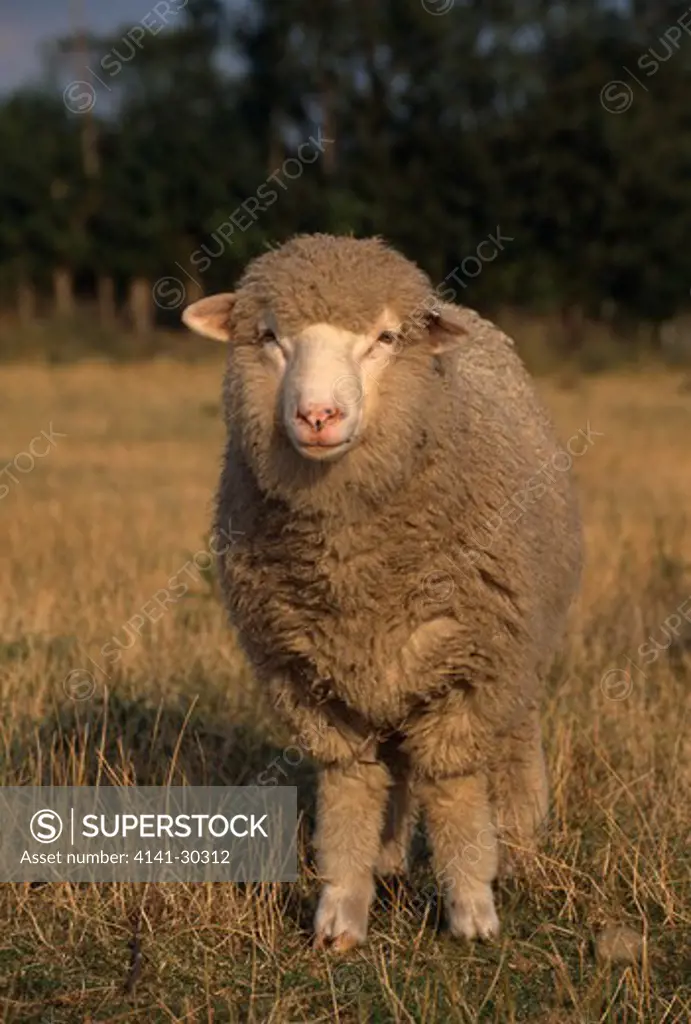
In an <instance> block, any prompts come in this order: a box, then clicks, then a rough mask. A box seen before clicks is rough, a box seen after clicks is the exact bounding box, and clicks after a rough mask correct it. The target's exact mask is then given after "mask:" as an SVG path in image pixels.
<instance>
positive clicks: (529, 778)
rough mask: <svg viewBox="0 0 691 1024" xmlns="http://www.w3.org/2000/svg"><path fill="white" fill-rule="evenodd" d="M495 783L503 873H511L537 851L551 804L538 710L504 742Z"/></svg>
mask: <svg viewBox="0 0 691 1024" xmlns="http://www.w3.org/2000/svg"><path fill="white" fill-rule="evenodd" d="M494 781H495V793H494V801H495V804H496V808H497V823H498V826H499V831H500V836H501V838H502V840H503V844H502V846H503V849H502V858H501V860H502V863H501V871H502V874H511V872H512V870H513V867H514V864H515V863H516V862H517V861H518V862H520V861H521V859H525V858H526V857H529V856H530V855H531V854H532V853H533V852H534V849H535V835H536V832H537V830H538V829H539V827H540V825H541V824H542V822H543V821H544V819H545V816H546V814H547V808H548V802H549V786H548V781H547V770H546V767H545V756H544V752H543V747H542V735H541V730H540V718H539V715H538V713H537V711H534V712H531V714H530V716H529V718H528V719H526V721H525V722H524V723H523V725H522V727H521V728H520V729H518V730H515V731H514V733H512V735H511V736H510V737H507V738H506V739H505V740H504V742H503V744H502V751H501V760H500V762H499V765H498V767H497V771H496V775H495V780H494Z"/></svg>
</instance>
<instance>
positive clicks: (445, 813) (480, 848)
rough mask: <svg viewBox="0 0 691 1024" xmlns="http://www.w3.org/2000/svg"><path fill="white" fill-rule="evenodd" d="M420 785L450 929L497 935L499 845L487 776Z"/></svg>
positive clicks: (475, 935)
mask: <svg viewBox="0 0 691 1024" xmlns="http://www.w3.org/2000/svg"><path fill="white" fill-rule="evenodd" d="M416 788H417V791H418V793H419V796H420V801H421V804H422V808H423V810H424V814H425V819H426V824H427V833H428V836H429V839H430V843H431V846H432V860H433V865H434V870H435V873H436V875H437V878H438V879H439V884H440V888H441V890H442V892H443V895H444V904H445V908H446V914H447V918H448V923H449V928H450V930H451V933H452V934H453V935H456V936H459V937H463V938H466V939H474V938H481V939H489V938H493V937H494V936H496V935H498V934H499V919H498V917H497V912H496V909H495V906H494V896H493V893H492V882H493V880H494V879H495V878H496V874H497V867H498V844H497V834H496V828H495V825H494V823H493V821H492V812H491V808H490V802H489V797H488V791H487V780H486V778H485V776H484V775H481V774H477V775H464V776H454V777H451V778H443V779H436V780H429V779H425V780H424V781H420V782H419V783H418V784H417V787H416Z"/></svg>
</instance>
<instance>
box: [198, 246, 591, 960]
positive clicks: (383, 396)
mask: <svg viewBox="0 0 691 1024" xmlns="http://www.w3.org/2000/svg"><path fill="white" fill-rule="evenodd" d="M344 244H345V245H346V246H347V245H350V246H352V245H353V244H355V245H361V246H367V245H372V244H373V243H354V242H353V240H344ZM385 251H386V250H385ZM362 255H363V257H364V258H365V259H366V258H367V255H368V250H367V249H366V248H365V249H364V250H363V253H362ZM317 256H318V248H317ZM327 256H328V251H327ZM396 258H397V259H398V260H400V257H396ZM264 260H265V261H266V257H265V258H264ZM260 262H261V261H260ZM314 262H315V264H316V265H317V268H316V270H314V273H315V274H317V275H318V258H317V260H315V261H314ZM327 262H328V260H327ZM406 265H407V266H409V267H410V273H411V279H412V280H413V281H414V282H415V284H416V285H417V284H418V283H419V277H420V275H419V272H418V271H416V270H415V271H414V274H415V275H417V276H413V268H412V266H410V265H408V264H406ZM270 270H271V265H270V260H269V261H266V272H267V274H269V273H270ZM371 276H372V277H373V278H376V272H375V268H371ZM255 277H259V279H261V274H260V273H259V272H258V271H256V270H255ZM250 283H251V282H250ZM345 287H346V286H345V285H341V290H342V289H343V288H345ZM249 293H250V298H252V289H251V288H250V289H249ZM357 294H358V293H357V291H356V290H353V291H351V292H349V295H350V301H351V303H352V304H353V305H354V306H357V305H358V302H357ZM405 294H406V297H407V302H408V308H406V302H399V303H398V305H397V306H396V313H397V316H398V317H399V318H400V320H402V321H405V319H406V318H407V317H410V316H411V315H412V314H413V313H414V308H415V304H416V303H418V302H419V301H420V298H419V296H418V295H417V294H416V291H415V288H412V289H411V294H410V295H408V294H407V293H405ZM238 295H239V296H243V288H242V283H241V287H240V291H239V293H238ZM386 299H387V302H388V304H389V305H395V304H396V295H395V286H394V296H393V298H392V297H391V289H389V293H388V294H387V296H386ZM255 301H256V297H255ZM292 301H293V302H294V303H297V305H298V306H299V302H300V297H299V295H298V296H296V297H293V299H292ZM248 306H251V302H246V306H245V307H244V308H245V309H246V308H247V307H248ZM447 310H448V307H447ZM314 320H315V317H314V315H312V316H310V314H309V311H307V312H306V313H304V315H303V317H302V321H303V322H305V323H311V322H314ZM240 322H241V319H240V318H238V323H240ZM339 322H340V323H343V317H342V316H341V317H340V319H339ZM231 323H232V320H231ZM451 323H452V328H453V331H454V334H455V336H456V337H455V343H454V344H453V345H452V346H451V348H450V350H448V346H447V350H446V351H443V352H442V353H441V354H436V355H435V354H433V353H432V352H431V351H430V349H429V348H428V347H425V343H424V342H420V340H419V338H418V340H417V343H416V344H412V345H410V346H406V347H405V348H404V349H403V351H402V352H401V353H400V355H398V356H397V357H396V358H395V359H394V360H393V362H392V363H391V365H390V367H388V368H387V369H386V372H385V374H384V376H380V378H379V379H378V381H377V383H376V384H373V385H372V386H373V387H375V388H376V389H377V395H376V402H377V406H376V410H375V412H376V417H375V418H374V421H373V423H368V425H367V427H366V429H365V432H364V435H363V441H362V444H361V445H360V447H359V448H358V449H355V450H353V451H351V452H349V453H348V454H346V455H345V456H344V457H343V458H342V459H341V460H340V461H338V462H336V463H335V464H333V463H332V464H330V465H326V466H324V465H320V464H317V465H316V466H312V465H307V466H305V465H304V463H305V461H306V460H304V459H300V457H299V456H298V459H297V461H294V460H295V455H294V453H291V452H290V451H289V446H287V445H285V444H284V443H283V441H282V440H281V439H280V437H279V436H274V437H273V438H272V439H270V441H268V442H267V441H266V439H264V440H262V442H261V446H260V447H261V451H258V450H257V446H258V444H259V442H258V441H256V440H252V439H255V435H257V424H256V422H255V421H254V420H253V417H252V416H251V415H250V414H249V413H248V410H251V409H252V401H253V398H252V396H253V394H254V392H253V391H252V386H253V385H252V383H251V382H250V384H249V385H248V375H249V376H251V371H250V370H248V366H249V365H250V363H249V362H248V360H251V359H252V358H253V355H252V353H251V352H250V351H249V350H248V349H246V348H243V347H242V346H239V347H238V348H231V354H230V359H229V368H228V374H227V378H226V409H227V412H228V428H229V432H228V443H227V448H226V452H225V462H224V469H223V473H222V477H221V483H220V487H219V494H218V505H217V525H218V527H219V528H227V527H228V524H229V522H230V523H232V530H233V536H234V538H235V543H234V545H233V546H232V548H231V549H230V551H229V552H228V554H227V555H226V556H224V557H223V559H222V566H221V569H222V583H223V588H224V593H225V597H226V600H227V603H228V607H229V610H230V614H231V618H232V621H233V623H234V624H235V626H236V628H237V630H238V633H239V636H240V639H241V642H242V644H243V647H244V648H245V650H246V651H247V653H248V655H249V657H250V659H251V661H252V663H253V665H254V668H255V670H256V673H257V675H258V678H259V680H260V682H261V683H262V684H263V685H264V686H265V687H266V688H267V690H268V691H269V692H270V693H271V695H272V697H273V700H274V703H275V706H276V708H277V710H278V712H279V714H280V715H281V716H282V717H283V718H284V720H285V721H287V722H288V724H289V725H290V727H291V728H292V730H293V732H294V733H296V734H297V735H299V737H300V742H301V743H302V744H303V745H305V746H306V747H307V748H308V749H309V751H310V753H311V754H312V755H313V756H314V757H315V759H316V760H317V761H319V762H320V763H321V764H322V765H323V766H324V771H323V774H322V781H321V788H320V813H319V824H318V830H317V837H316V843H317V849H318V851H319V854H320V867H321V870H322V873H323V875H324V876H325V878H326V880H327V886H326V889H325V892H324V894H323V897H322V901H321V904H320V910H319V912H318V916H317V932H318V934H319V936H320V937H321V938H322V939H325V938H332V939H335V940H336V941H337V943H338V944H340V945H341V946H347V945H349V944H351V943H352V942H357V941H361V940H362V939H363V938H364V934H365V929H366V919H367V908H368V906H369V901H370V899H371V894H372V880H371V879H372V871H373V870H378V869H379V870H392V869H396V868H398V867H400V866H401V865H402V863H403V862H404V860H405V848H406V844H407V837H408V835H409V830H410V821H411V817H412V814H413V811H414V805H415V804H416V803H417V802H419V801H420V802H421V803H422V806H423V810H424V811H425V813H426V817H427V826H428V830H429V833H430V838H431V840H432V845H433V848H434V858H435V865H436V868H437V871H438V873H439V874H440V876H441V878H442V882H443V885H444V888H445V891H446V897H447V910H448V914H449V918H450V923H451V927H452V930H453V931H454V932H456V933H459V934H463V935H467V936H473V935H475V934H479V935H482V936H487V935H491V934H494V933H495V932H496V930H497V920H496V914H495V912H494V907H493V903H492V895H491V889H490V883H491V881H492V879H493V878H494V876H495V874H496V871H497V866H498V844H497V826H503V827H505V828H506V829H509V830H512V831H510V832H509V834H510V835H512V836H513V837H516V838H518V840H519V842H520V843H525V842H526V841H527V840H528V839H529V838H530V835H531V834H532V832H533V831H534V829H535V827H536V825H537V824H538V823H539V821H540V820H541V818H542V816H543V815H544V811H545V808H546V781H545V773H544V764H543V759H542V747H541V742H540V737H539V724H538V718H537V706H538V699H539V689H540V682H541V680H542V678H543V677H544V673H545V671H546V669H547V667H548V666H549V662H550V660H551V658H552V656H553V654H554V652H555V648H556V645H557V644H558V642H559V639H560V637H561V634H562V631H563V627H564V624H565V617H566V613H567V610H568V606H569V604H570V601H571V598H572V595H573V593H574V591H575V588H576V586H577V581H578V576H579V569H580V531H579V524H578V515H577V511H576V507H575V503H574V499H573V497H572V491H571V484H570V480H569V473H568V471H567V466H568V464H569V462H570V459H567V458H566V457H565V455H564V454H563V453H562V450H561V449H560V447H559V445H558V443H557V442H556V440H555V438H554V435H553V431H552V428H551V426H550V423H549V420H548V418H547V416H546V415H545V413H544V411H543V409H542V406H541V404H540V403H539V401H538V400H537V398H536V396H535V394H534V391H533V389H532V386H531V383H530V381H529V378H528V376H527V374H526V373H525V371H524V369H523V367H522V364H521V363H520V360H519V359H518V357H517V355H516V354H515V352H514V351H513V347H512V345H511V342H510V341H509V340H508V339H507V338H506V337H505V336H504V335H503V334H502V333H501V332H500V331H499V330H498V329H497V328H495V327H493V326H492V325H491V324H489V323H488V322H487V321H484V320H482V319H481V318H480V317H478V316H477V314H475V313H473V312H472V311H470V310H465V309H461V308H458V307H453V309H452V312H451ZM345 326H348V324H345ZM353 329H354V328H353ZM372 401H374V399H373V400H372ZM264 433H266V429H264ZM257 436H258V435H257ZM248 439H250V441H249V443H248ZM392 439H393V440H394V442H395V443H394V444H393V445H392V444H391V441H392ZM273 452H276V460H277V461H278V462H281V465H282V466H283V467H285V468H286V472H285V473H282V474H281V473H279V474H277V475H275V476H271V475H270V466H271V465H273V462H272V459H273V457H274V456H273ZM267 453H268V454H267ZM291 460H293V461H294V465H292V462H291ZM469 850H472V851H473V853H472V856H471V854H470V853H468V851H469Z"/></svg>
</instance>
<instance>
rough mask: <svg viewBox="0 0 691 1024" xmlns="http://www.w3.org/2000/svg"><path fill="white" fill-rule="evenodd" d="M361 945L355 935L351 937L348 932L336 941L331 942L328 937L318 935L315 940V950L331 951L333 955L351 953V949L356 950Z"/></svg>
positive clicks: (338, 936) (337, 937) (339, 936)
mask: <svg viewBox="0 0 691 1024" xmlns="http://www.w3.org/2000/svg"><path fill="white" fill-rule="evenodd" d="M359 945H361V942H360V940H359V939H356V938H355V936H354V935H350V934H349V933H348V932H341V934H340V935H337V936H336V938H335V939H333V940H331V939H330V938H329V937H328V936H327V935H324V934H320V935H317V936H316V938H315V940H314V948H315V949H317V950H320V949H327V948H328V949H330V950H331V952H332V953H349V952H350V950H351V949H355V948H356V947H357V946H359Z"/></svg>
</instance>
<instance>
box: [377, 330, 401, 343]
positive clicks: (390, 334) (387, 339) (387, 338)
mask: <svg viewBox="0 0 691 1024" xmlns="http://www.w3.org/2000/svg"><path fill="white" fill-rule="evenodd" d="M397 337H398V335H397V334H396V332H395V331H382V332H381V334H380V335H379V337H378V338H377V341H378V342H379V344H380V345H393V344H394V342H395V341H396V339H397Z"/></svg>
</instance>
